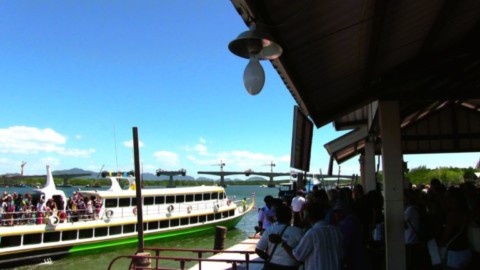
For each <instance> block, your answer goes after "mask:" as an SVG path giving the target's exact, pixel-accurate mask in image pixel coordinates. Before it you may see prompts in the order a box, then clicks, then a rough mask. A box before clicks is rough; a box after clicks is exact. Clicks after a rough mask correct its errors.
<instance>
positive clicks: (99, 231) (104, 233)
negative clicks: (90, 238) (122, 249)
mask: <svg viewBox="0 0 480 270" xmlns="http://www.w3.org/2000/svg"><path fill="white" fill-rule="evenodd" d="M107 235H108V228H107V227H102V228H95V237H100V236H107Z"/></svg>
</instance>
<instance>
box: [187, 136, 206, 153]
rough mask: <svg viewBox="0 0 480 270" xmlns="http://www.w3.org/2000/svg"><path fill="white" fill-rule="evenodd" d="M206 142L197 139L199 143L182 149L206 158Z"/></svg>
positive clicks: (202, 139)
mask: <svg viewBox="0 0 480 270" xmlns="http://www.w3.org/2000/svg"><path fill="white" fill-rule="evenodd" d="M206 144H207V141H206V140H205V139H204V138H200V139H199V143H197V144H196V145H195V146H193V147H190V146H185V147H183V149H184V150H186V151H188V152H192V151H193V152H197V153H198V154H199V155H202V156H208V155H209V153H208V148H207V145H206Z"/></svg>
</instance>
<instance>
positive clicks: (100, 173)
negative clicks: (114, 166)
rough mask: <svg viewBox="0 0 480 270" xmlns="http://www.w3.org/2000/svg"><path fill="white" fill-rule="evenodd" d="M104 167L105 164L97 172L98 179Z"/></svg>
mask: <svg viewBox="0 0 480 270" xmlns="http://www.w3.org/2000/svg"><path fill="white" fill-rule="evenodd" d="M103 167H105V164H103V165H102V167H101V168H100V171H99V172H98V174H97V179H96V180H98V178H100V175H101V174H102V171H103Z"/></svg>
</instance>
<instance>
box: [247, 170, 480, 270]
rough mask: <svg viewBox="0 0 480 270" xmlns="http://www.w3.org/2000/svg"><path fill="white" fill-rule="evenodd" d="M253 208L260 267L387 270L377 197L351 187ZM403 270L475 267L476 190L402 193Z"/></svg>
mask: <svg viewBox="0 0 480 270" xmlns="http://www.w3.org/2000/svg"><path fill="white" fill-rule="evenodd" d="M264 202H265V205H264V206H263V207H262V208H260V209H259V213H258V225H257V226H255V230H256V232H257V237H259V238H260V240H259V242H258V244H257V247H256V250H255V251H256V253H257V254H258V255H259V257H261V258H263V259H264V260H265V267H264V269H267V270H268V269H279V270H294V269H299V267H301V269H306V270H324V269H328V270H337V269H338V270H340V269H342V270H356V269H359V270H360V269H362V270H370V269H371V270H376V269H385V226H384V207H383V202H384V199H383V195H382V193H381V191H379V190H373V191H369V192H367V193H365V192H364V190H363V187H362V186H361V185H359V184H357V185H355V186H354V187H353V188H352V189H351V188H337V189H330V190H325V189H319V188H318V187H314V189H313V190H312V191H310V192H309V193H308V194H306V193H305V192H304V191H302V190H299V191H298V192H297V194H296V197H294V198H293V199H292V200H291V202H285V201H282V200H280V199H278V198H274V197H272V196H270V195H268V196H266V197H265V198H264ZM404 204H405V208H404V220H405V225H404V226H405V233H404V236H405V254H406V258H405V261H406V266H407V269H409V270H410V269H414V270H415V269H427V270H428V269H462V270H470V269H480V263H479V259H480V256H479V255H480V254H479V252H480V250H479V246H480V239H479V237H480V235H479V234H475V233H479V232H480V228H479V225H480V189H478V188H476V187H475V186H474V185H473V184H471V183H465V184H462V185H460V186H451V187H446V186H444V185H443V184H442V183H441V182H440V181H439V180H438V179H433V180H432V181H431V183H430V185H429V186H419V187H415V186H412V185H409V186H408V187H407V186H406V189H405V190H404Z"/></svg>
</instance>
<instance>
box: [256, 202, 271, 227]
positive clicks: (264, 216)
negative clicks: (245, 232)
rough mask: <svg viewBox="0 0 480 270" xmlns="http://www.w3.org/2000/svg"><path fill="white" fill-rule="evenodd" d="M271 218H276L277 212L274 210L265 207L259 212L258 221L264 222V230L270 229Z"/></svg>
mask: <svg viewBox="0 0 480 270" xmlns="http://www.w3.org/2000/svg"><path fill="white" fill-rule="evenodd" d="M271 217H275V210H274V209H273V208H268V206H266V205H265V206H264V207H262V208H260V209H259V210H258V221H259V222H262V226H263V229H267V228H268V227H270V225H271V222H270V219H271Z"/></svg>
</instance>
